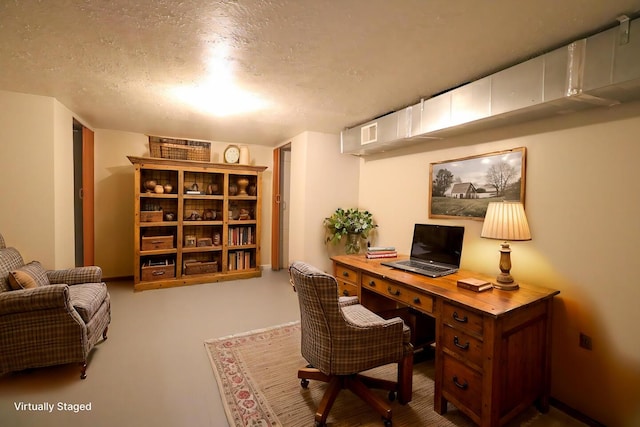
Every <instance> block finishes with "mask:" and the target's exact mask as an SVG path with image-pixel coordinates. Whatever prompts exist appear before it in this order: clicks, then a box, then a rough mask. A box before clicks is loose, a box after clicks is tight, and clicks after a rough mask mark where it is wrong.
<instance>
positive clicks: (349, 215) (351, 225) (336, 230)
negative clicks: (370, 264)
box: [323, 208, 377, 254]
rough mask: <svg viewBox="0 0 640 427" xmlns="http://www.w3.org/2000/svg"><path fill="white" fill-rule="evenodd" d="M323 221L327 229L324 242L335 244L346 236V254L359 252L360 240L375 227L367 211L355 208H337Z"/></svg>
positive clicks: (367, 235) (366, 236) (371, 216)
mask: <svg viewBox="0 0 640 427" xmlns="http://www.w3.org/2000/svg"><path fill="white" fill-rule="evenodd" d="M323 223H324V226H325V227H326V229H327V238H326V240H325V243H328V242H331V243H333V244H334V245H335V244H338V243H339V242H340V241H341V240H342V238H343V237H344V236H347V241H346V243H345V251H346V253H348V254H357V253H358V252H360V241H361V240H362V239H366V238H368V237H369V233H370V232H371V230H373V229H374V228H376V227H377V225H376V224H374V223H373V215H372V214H371V213H370V212H369V211H366V210H360V209H356V208H350V209H347V210H345V209H342V208H338V209H336V211H335V212H334V213H333V215H331V216H330V217H328V218H325V219H324V222H323Z"/></svg>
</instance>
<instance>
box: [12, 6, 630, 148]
mask: <svg viewBox="0 0 640 427" xmlns="http://www.w3.org/2000/svg"><path fill="white" fill-rule="evenodd" d="M639 12H640V0H607V1H604V0H562V1H558V0H518V1H516V0H492V1H478V0H455V1H453V0H393V1H390V0H325V1H322V0H277V1H270V0H218V1H213V0H192V1H177V0H164V1H139V2H132V1H131V0H112V1H105V0H75V1H74V0H56V1H44V0H42V1H36V0H26V1H19V0H11V1H9V0H6V1H2V2H0V89H4V90H10V91H16V92H25V93H31V94H37V95H46V96H51V97H55V98H57V99H58V100H59V101H60V102H61V103H62V104H64V105H65V106H67V107H68V108H69V109H70V110H71V111H73V112H74V113H76V114H78V115H79V118H81V119H82V120H85V121H86V124H87V125H89V126H91V127H94V128H105V129H116V130H123V131H131V132H139V133H145V134H150V135H159V136H173V137H183V138H192V139H204V140H214V141H228V142H245V143H257V144H264V145H275V144H277V143H279V142H283V141H285V140H286V139H287V138H290V137H292V136H295V135H296V134H298V133H300V132H302V131H304V130H312V131H321V132H331V133H338V132H339V131H340V130H342V129H343V128H345V127H350V126H353V125H356V124H358V123H361V122H364V121H367V120H369V119H372V118H374V117H376V116H379V115H382V114H385V113H387V112H390V111H393V110H396V109H398V108H402V107H405V106H407V105H410V104H413V103H416V102H418V101H419V100H420V98H427V97H430V96H432V95H434V94H436V93H440V92H442V91H445V90H447V89H450V88H452V87H456V86H459V85H460V84H463V83H465V82H468V81H472V80H475V79H477V78H480V77H483V76H485V75H488V74H491V73H493V72H495V71H498V70H500V69H503V68H506V67H508V66H510V65H513V64H515V63H517V62H520V61H522V60H525V59H528V58H531V57H533V56H537V55H539V54H541V53H543V52H546V51H548V50H550V49H552V48H555V47H559V46H561V45H564V44H567V43H569V42H571V41H573V40H575V39H577V38H580V37H584V36H586V35H589V34H592V33H594V32H597V31H600V30H602V29H604V28H607V27H610V26H612V25H614V24H615V23H616V18H617V17H618V16H619V15H621V14H627V15H629V16H632V17H635V16H637V14H638V13H639ZM212 82H213V83H212ZM214 83H218V84H214ZM236 85H237V86H238V87H239V88H241V90H242V91H244V95H243V93H240V92H233V91H230V90H228V89H230V88H233V87H234V86H236ZM180 87H182V88H185V87H191V88H195V91H196V92H197V93H198V94H200V95H201V96H204V98H205V99H210V100H216V101H223V102H224V103H225V104H224V105H225V106H226V107H225V108H226V112H227V113H229V112H231V111H232V108H233V107H232V104H231V101H233V100H238V99H243V98H242V97H243V96H249V97H256V98H258V99H259V100H261V101H262V103H263V106H262V109H260V110H256V111H253V112H249V113H236V114H227V115H226V116H224V117H221V116H219V115H216V114H215V113H214V112H211V111H210V110H206V111H205V110H202V109H201V108H198V107H195V106H193V105H192V104H189V103H186V102H185V101H184V100H182V99H180V98H178V97H177V96H176V95H175V93H176V90H177V88H180ZM247 103H248V101H244V104H247Z"/></svg>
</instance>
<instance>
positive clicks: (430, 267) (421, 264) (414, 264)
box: [403, 260, 450, 272]
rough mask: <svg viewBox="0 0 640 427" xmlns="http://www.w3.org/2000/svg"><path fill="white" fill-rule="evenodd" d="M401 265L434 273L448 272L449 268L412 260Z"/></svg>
mask: <svg viewBox="0 0 640 427" xmlns="http://www.w3.org/2000/svg"><path fill="white" fill-rule="evenodd" d="M403 264H404V265H406V266H408V267H414V268H420V269H422V270H430V271H436V272H443V271H448V270H450V268H446V267H440V266H439V265H432V264H426V263H424V262H418V261H413V260H408V261H407V262H405V263H403Z"/></svg>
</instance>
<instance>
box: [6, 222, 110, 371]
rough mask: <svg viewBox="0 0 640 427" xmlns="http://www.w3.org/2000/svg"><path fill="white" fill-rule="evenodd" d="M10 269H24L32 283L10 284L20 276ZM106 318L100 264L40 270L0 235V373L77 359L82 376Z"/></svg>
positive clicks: (107, 302) (107, 304)
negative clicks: (26, 261)
mask: <svg viewBox="0 0 640 427" xmlns="http://www.w3.org/2000/svg"><path fill="white" fill-rule="evenodd" d="M39 270H42V271H39ZM16 272H21V274H23V275H24V272H27V273H29V274H30V275H31V276H29V279H31V278H33V277H35V279H34V282H35V284H30V285H29V284H27V285H25V286H24V288H22V286H18V289H17V290H16V289H14V287H16V285H15V283H16V279H15V277H26V276H20V275H19V274H18V273H16ZM10 276H13V277H14V278H10ZM110 321H111V305H110V298H109V293H108V292H107V286H106V284H105V283H104V282H102V270H101V269H100V267H96V266H92V267H78V268H70V269H67V270H57V271H44V270H43V269H42V267H41V266H40V264H39V263H29V264H26V265H25V263H24V261H23V259H22V256H21V255H20V253H19V252H18V251H17V250H16V249H15V248H10V247H9V248H7V247H6V245H5V241H4V238H3V237H2V235H1V234H0V375H3V374H6V373H8V372H15V371H21V370H24V369H28V368H38V367H44V366H51V365H60V364H67V363H76V362H77V363H80V368H81V371H80V378H82V379H84V378H86V370H87V359H88V356H89V353H90V352H91V350H92V349H93V347H94V346H95V345H96V343H97V342H98V341H99V340H100V337H102V339H103V340H106V339H107V329H108V326H109V323H110Z"/></svg>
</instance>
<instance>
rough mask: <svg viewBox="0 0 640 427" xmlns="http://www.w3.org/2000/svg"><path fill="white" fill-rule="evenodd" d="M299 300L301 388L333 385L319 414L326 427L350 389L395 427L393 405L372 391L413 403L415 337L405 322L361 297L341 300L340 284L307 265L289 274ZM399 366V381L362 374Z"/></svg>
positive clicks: (319, 423)
mask: <svg viewBox="0 0 640 427" xmlns="http://www.w3.org/2000/svg"><path fill="white" fill-rule="evenodd" d="M289 271H290V275H291V280H292V284H293V286H294V288H295V290H296V292H297V294H298V301H299V303H300V318H301V321H300V323H301V329H302V343H301V351H302V356H303V357H304V358H305V359H306V360H307V362H309V365H308V366H307V367H306V368H302V369H300V370H298V378H300V379H301V385H302V387H304V388H306V387H307V386H308V384H309V380H319V381H324V382H328V383H329V385H328V387H327V390H326V392H325V394H324V396H323V398H322V400H321V402H320V405H319V407H318V409H317V411H316V414H315V424H316V426H324V425H325V424H326V420H327V416H328V415H329V411H330V410H331V406H332V405H333V402H334V401H335V399H336V397H337V395H338V393H339V392H340V390H341V389H344V388H347V389H349V390H351V391H352V392H353V393H355V394H356V395H357V396H359V397H360V398H362V399H363V400H364V401H365V402H367V403H368V404H370V405H371V406H372V407H373V408H374V409H375V410H376V411H377V412H378V413H380V415H381V416H382V418H383V420H384V423H385V425H386V426H390V425H391V415H392V412H391V407H390V404H389V402H387V401H386V400H385V399H383V398H381V397H380V396H379V395H377V394H375V393H373V392H372V391H371V390H370V388H380V389H383V390H388V391H389V392H390V393H389V398H390V400H393V399H395V393H396V392H397V393H398V397H399V401H400V403H403V404H405V403H408V402H409V401H411V392H412V391H411V388H412V375H413V347H412V345H411V343H410V342H409V339H410V335H411V331H410V330H409V328H408V327H407V326H405V324H404V322H403V321H402V319H400V318H398V317H396V318H393V319H389V320H385V319H383V318H381V317H379V316H378V315H376V314H375V313H373V312H371V311H369V310H367V309H366V308H365V307H363V306H362V305H360V304H358V300H357V298H356V297H339V296H338V284H337V282H336V279H335V278H334V277H333V276H331V275H329V274H326V273H324V272H322V271H320V270H318V269H316V268H314V267H312V266H310V265H308V264H305V263H302V262H294V263H293V264H292V265H291V267H290V269H289ZM391 363H396V364H397V365H398V371H397V372H398V377H397V381H388V380H381V379H375V378H371V377H366V376H364V375H361V374H359V373H360V372H363V371H366V370H368V369H372V368H375V367H378V366H382V365H386V364H391Z"/></svg>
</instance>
